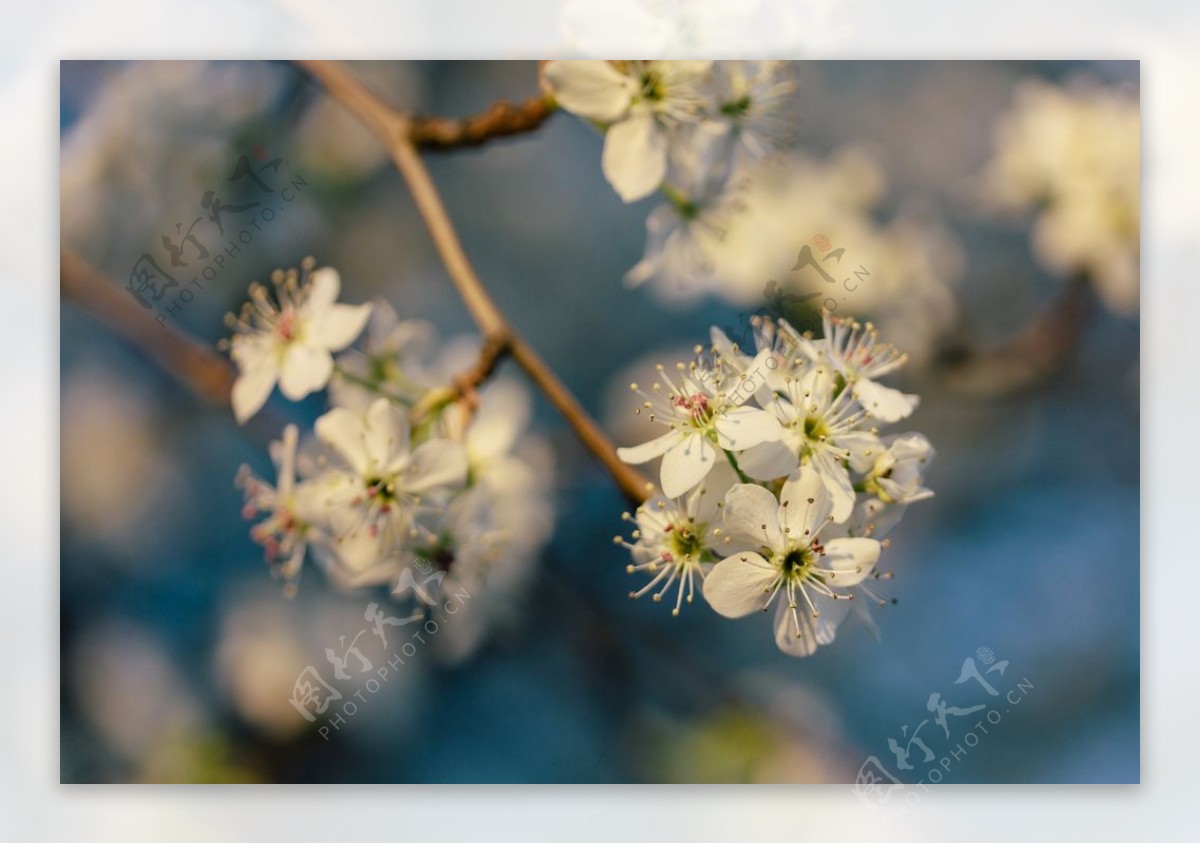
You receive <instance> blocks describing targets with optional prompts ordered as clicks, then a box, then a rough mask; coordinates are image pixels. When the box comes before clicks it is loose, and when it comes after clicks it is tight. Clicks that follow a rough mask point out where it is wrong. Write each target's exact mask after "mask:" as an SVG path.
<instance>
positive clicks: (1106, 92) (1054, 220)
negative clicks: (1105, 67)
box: [986, 82, 1141, 314]
mask: <svg viewBox="0 0 1200 844" xmlns="http://www.w3.org/2000/svg"><path fill="white" fill-rule="evenodd" d="M997 140H998V144H997V151H996V155H995V157H994V158H993V159H992V161H991V162H990V164H989V166H988V170H987V172H986V190H987V193H988V196H989V198H990V199H991V200H992V201H993V202H994V203H995V204H996V205H998V206H1000V207H1002V208H1006V209H1011V210H1019V211H1024V210H1027V209H1031V208H1032V209H1036V210H1037V219H1036V221H1035V223H1034V230H1033V246H1034V250H1035V252H1036V254H1037V256H1038V258H1039V259H1040V260H1041V261H1043V262H1044V263H1045V264H1046V265H1047V266H1049V267H1051V268H1053V269H1055V270H1057V271H1059V272H1065V273H1074V272H1085V273H1087V274H1088V276H1089V278H1090V279H1091V280H1092V281H1093V282H1094V285H1095V288H1096V291H1097V293H1098V294H1099V295H1100V297H1101V299H1102V300H1103V301H1104V303H1105V304H1106V305H1107V306H1108V307H1109V309H1111V310H1113V311H1115V312H1117V313H1121V314H1131V313H1135V312H1136V311H1137V308H1138V260H1139V245H1140V225H1139V222H1140V216H1141V206H1140V196H1141V172H1140V170H1141V159H1140V151H1141V120H1140V117H1139V110H1138V102H1137V96H1136V94H1135V93H1134V92H1132V91H1128V90H1123V89H1114V88H1103V87H1100V86H1097V85H1094V84H1091V83H1087V82H1080V83H1078V84H1075V85H1071V86H1068V87H1065V88H1060V87H1057V86H1054V85H1049V84H1046V83H1043V82H1028V83H1026V84H1025V85H1024V86H1023V87H1022V88H1021V90H1020V91H1019V93H1018V97H1017V102H1016V105H1015V107H1014V108H1013V110H1012V111H1011V112H1010V113H1009V114H1008V115H1007V116H1006V118H1005V120H1004V121H1003V122H1002V123H1001V125H1000V128H999V131H998V133H997Z"/></svg>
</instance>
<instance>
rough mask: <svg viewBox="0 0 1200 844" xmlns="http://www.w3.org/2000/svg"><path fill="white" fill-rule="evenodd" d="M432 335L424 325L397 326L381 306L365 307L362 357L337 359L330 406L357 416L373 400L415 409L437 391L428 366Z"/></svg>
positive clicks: (380, 302) (356, 353) (354, 353)
mask: <svg viewBox="0 0 1200 844" xmlns="http://www.w3.org/2000/svg"><path fill="white" fill-rule="evenodd" d="M436 333H437V332H436V330H435V329H434V327H433V326H432V325H431V324H429V323H428V322H425V321H424V320H419V319H406V320H401V319H400V318H399V317H398V316H397V315H396V311H395V309H394V308H393V307H392V306H391V305H390V304H389V303H388V302H386V301H385V300H382V299H378V300H375V301H373V302H371V316H370V318H369V319H368V320H367V330H366V340H365V342H364V343H363V346H362V351H361V352H360V351H357V350H352V351H347V352H344V353H343V354H341V355H339V356H338V358H337V361H336V363H337V368H336V370H335V371H334V374H333V377H332V378H331V379H330V381H329V396H330V400H331V401H332V402H333V403H334V404H335V405H337V406H338V407H348V408H351V409H353V410H358V411H360V412H361V411H365V410H366V409H367V407H369V406H370V404H371V402H373V401H374V400H375V398H377V397H379V396H386V397H390V398H394V399H396V400H397V401H399V402H402V403H405V404H413V403H415V402H416V401H418V400H419V399H420V398H421V396H422V395H424V394H425V392H426V391H427V390H429V389H431V388H432V387H434V386H436V385H437V379H436V377H435V374H434V372H433V364H432V362H431V356H432V353H433V346H434V341H435V337H436Z"/></svg>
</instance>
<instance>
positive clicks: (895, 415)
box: [854, 378, 920, 422]
mask: <svg viewBox="0 0 1200 844" xmlns="http://www.w3.org/2000/svg"><path fill="white" fill-rule="evenodd" d="M854 397H855V398H857V399H858V401H859V403H860V404H862V406H863V409H864V410H866V411H867V413H869V414H871V415H872V416H874V417H875V418H876V419H878V420H880V421H882V422H896V421H898V420H900V419H903V418H904V417H906V416H908V415H909V414H910V413H912V412H913V411H914V410H916V408H917V403H918V402H919V401H920V396H914V395H909V394H908V393H902V392H900V391H899V390H896V389H893V388H892V387H885V386H883V385H882V384H880V383H877V382H875V381H872V380H871V379H870V378H859V379H858V380H856V381H855V382H854Z"/></svg>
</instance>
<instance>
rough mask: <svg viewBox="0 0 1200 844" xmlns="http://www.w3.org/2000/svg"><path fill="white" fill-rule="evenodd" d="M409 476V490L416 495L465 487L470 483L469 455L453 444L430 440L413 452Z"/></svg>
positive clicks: (445, 441) (456, 444)
mask: <svg viewBox="0 0 1200 844" xmlns="http://www.w3.org/2000/svg"><path fill="white" fill-rule="evenodd" d="M408 472H409V474H410V476H411V478H412V480H411V481H410V482H409V483H408V489H410V490H412V491H414V492H420V491H422V490H428V489H434V488H436V487H447V486H462V485H463V484H465V483H466V482H467V451H466V449H464V448H463V447H462V446H461V445H459V444H458V443H453V442H450V440H429V441H427V442H424V443H422V444H421V445H419V446H417V447H416V449H414V450H413V453H412V462H411V463H410V464H409V468H408Z"/></svg>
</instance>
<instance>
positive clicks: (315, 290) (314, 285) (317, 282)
mask: <svg viewBox="0 0 1200 844" xmlns="http://www.w3.org/2000/svg"><path fill="white" fill-rule="evenodd" d="M308 283H309V288H308V299H306V300H305V302H304V312H305V313H308V314H311V313H315V312H317V311H321V310H324V309H325V308H328V307H329V306H331V305H332V304H333V303H334V302H336V301H337V297H338V294H339V293H341V292H342V278H341V276H339V275H338V271H337V270H335V269H334V268H333V267H321V268H320V269H319V270H313V271H312V274H311V275H309V277H308Z"/></svg>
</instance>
